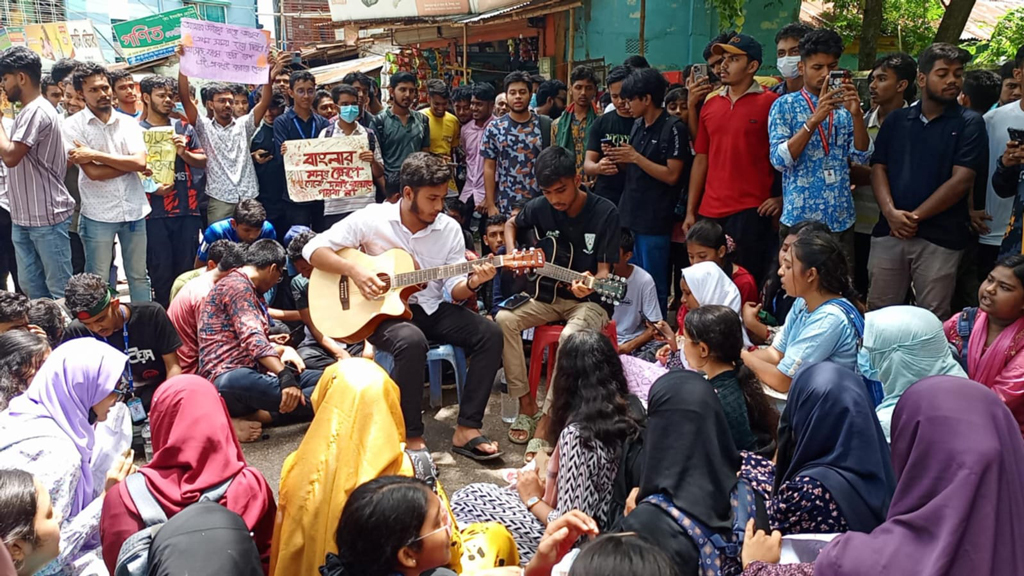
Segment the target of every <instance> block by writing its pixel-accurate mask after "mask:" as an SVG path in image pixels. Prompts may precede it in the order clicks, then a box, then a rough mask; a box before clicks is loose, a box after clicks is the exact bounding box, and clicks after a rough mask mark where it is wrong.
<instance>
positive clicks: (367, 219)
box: [302, 200, 466, 314]
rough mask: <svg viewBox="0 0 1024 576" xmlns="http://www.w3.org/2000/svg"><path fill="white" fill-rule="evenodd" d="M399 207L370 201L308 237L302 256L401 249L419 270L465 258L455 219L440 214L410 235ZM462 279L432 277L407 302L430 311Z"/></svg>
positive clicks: (381, 251) (461, 277)
mask: <svg viewBox="0 0 1024 576" xmlns="http://www.w3.org/2000/svg"><path fill="white" fill-rule="evenodd" d="M402 202H405V200H402ZM400 207H401V204H400V203H396V204H390V203H384V204H371V205H370V206H367V207H366V208H363V209H362V210H359V211H357V212H353V213H352V214H351V215H350V216H349V217H348V218H345V219H344V220H342V221H341V222H338V223H337V224H335V225H334V226H331V228H330V229H328V230H327V231H326V232H324V233H322V234H317V235H316V237H314V238H313V239H312V240H310V241H309V243H308V244H306V247H305V248H304V249H303V250H302V256H303V258H305V259H306V260H307V261H308V260H309V259H310V257H311V256H312V255H313V252H315V251H316V250H317V249H318V248H330V249H331V250H334V251H337V250H341V249H342V248H359V249H360V250H362V251H363V252H365V253H366V254H367V255H369V256H377V255H379V254H383V253H384V252H386V251H388V250H391V249H392V248H401V249H402V250H405V251H406V252H408V253H410V254H412V257H413V258H414V259H415V260H416V262H417V263H418V264H419V267H420V268H421V269H422V268H433V267H435V266H445V265H447V264H458V263H460V262H465V261H466V241H465V239H464V238H463V235H462V227H461V226H459V224H458V223H457V222H456V221H455V220H453V219H451V218H450V217H448V216H447V215H446V214H439V215H438V216H437V219H436V220H434V223H433V224H430V225H429V226H427V227H426V228H424V229H423V230H420V231H419V232H417V233H415V234H413V233H412V232H411V231H410V230H409V229H408V228H406V227H405V225H403V224H402V216H401V208H400ZM465 279H466V275H460V276H455V277H452V278H448V279H447V280H434V281H432V282H430V283H428V284H427V287H426V288H424V289H423V290H420V291H419V292H417V293H415V294H413V295H412V297H411V298H409V304H419V305H420V306H421V307H422V308H423V310H424V311H425V312H426V313H427V314H433V313H434V311H435V310H437V307H438V306H439V305H440V304H441V302H443V301H448V302H451V301H452V298H451V292H452V290H453V289H454V288H455V286H456V285H457V284H458V283H459V282H461V281H462V280H465Z"/></svg>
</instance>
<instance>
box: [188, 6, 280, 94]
mask: <svg viewBox="0 0 1024 576" xmlns="http://www.w3.org/2000/svg"><path fill="white" fill-rule="evenodd" d="M181 44H182V46H183V47H184V48H185V56H184V57H183V58H182V59H181V70H182V72H183V73H184V74H185V75H186V76H191V77H195V78H206V79H208V80H220V81H223V82H238V83H239V84H266V83H267V74H268V73H269V71H270V70H269V67H270V64H269V57H270V38H269V36H267V34H265V33H264V31H262V30H257V29H255V28H246V27H244V26H232V25H231V24H218V23H217V22H204V21H202V20H193V19H191V18H186V19H183V20H182V21H181Z"/></svg>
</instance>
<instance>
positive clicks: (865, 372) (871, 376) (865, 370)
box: [857, 347, 880, 382]
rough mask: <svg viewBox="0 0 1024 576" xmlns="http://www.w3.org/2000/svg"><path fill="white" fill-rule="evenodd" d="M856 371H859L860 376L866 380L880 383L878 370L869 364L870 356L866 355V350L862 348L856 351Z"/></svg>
mask: <svg viewBox="0 0 1024 576" xmlns="http://www.w3.org/2000/svg"><path fill="white" fill-rule="evenodd" d="M857 370H858V371H860V374H861V376H864V377H865V378H867V379H868V380H874V381H875V382H879V381H880V379H879V378H878V370H877V369H876V368H875V367H874V366H872V364H871V355H870V354H868V351H867V349H866V348H864V347H861V349H860V350H858V351H857Z"/></svg>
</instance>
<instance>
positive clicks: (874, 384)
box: [825, 298, 885, 408]
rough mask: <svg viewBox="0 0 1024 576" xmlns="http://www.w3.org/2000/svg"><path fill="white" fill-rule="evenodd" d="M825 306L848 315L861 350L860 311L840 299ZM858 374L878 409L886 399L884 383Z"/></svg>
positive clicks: (862, 339)
mask: <svg viewBox="0 0 1024 576" xmlns="http://www.w3.org/2000/svg"><path fill="white" fill-rule="evenodd" d="M825 304H832V305H834V306H835V307H836V308H839V309H840V310H841V311H842V312H843V314H845V315H846V319H847V320H849V321H850V325H851V326H853V329H854V331H856V332H857V350H860V347H861V345H862V344H863V343H864V317H863V316H861V314H860V310H857V308H855V307H854V306H853V304H850V303H849V302H848V301H846V300H842V299H839V298H836V299H833V300H829V301H828V302H825ZM857 373H858V375H860V377H861V379H863V380H864V386H865V387H867V389H868V395H869V396H871V400H872V402H874V404H875V408H877V407H878V405H879V404H881V403H882V399H883V398H885V390H883V389H882V383H881V382H879V381H878V380H871V379H870V378H868V377H867V376H865V375H863V374H860V370H857Z"/></svg>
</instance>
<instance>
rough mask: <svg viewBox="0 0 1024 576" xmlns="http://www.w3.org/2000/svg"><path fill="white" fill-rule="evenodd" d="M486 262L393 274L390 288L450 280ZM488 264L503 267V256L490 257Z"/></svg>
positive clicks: (480, 261)
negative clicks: (475, 265)
mask: <svg viewBox="0 0 1024 576" xmlns="http://www.w3.org/2000/svg"><path fill="white" fill-rule="evenodd" d="M487 261H488V259H487V258H483V259H480V260H474V261H472V262H462V263H459V264H448V265H446V266H436V267H434V268H424V269H422V270H413V271H412V272H404V273H401V274H395V276H394V277H393V278H392V279H391V286H392V288H404V287H406V286H415V285H417V284H426V283H427V282H432V281H434V280H443V279H445V278H451V277H452V276H459V275H462V274H468V273H470V272H472V271H473V265H474V264H483V263H484V262H487ZM490 262H491V264H494V267H495V268H500V267H502V266H504V265H505V256H492V257H491V258H490Z"/></svg>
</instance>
